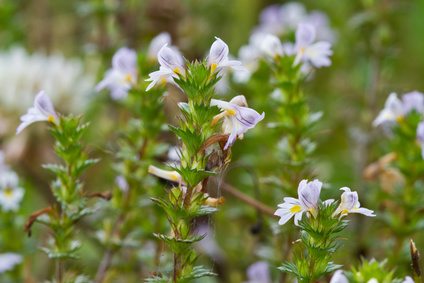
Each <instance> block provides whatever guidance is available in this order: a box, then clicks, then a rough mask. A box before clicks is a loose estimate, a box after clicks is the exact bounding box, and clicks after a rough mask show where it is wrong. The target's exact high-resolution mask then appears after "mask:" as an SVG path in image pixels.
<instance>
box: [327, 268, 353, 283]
mask: <svg viewBox="0 0 424 283" xmlns="http://www.w3.org/2000/svg"><path fill="white" fill-rule="evenodd" d="M330 283H349V281H348V280H347V278H346V276H344V275H343V271H342V270H337V271H336V272H335V273H334V275H333V277H332V278H331V280H330Z"/></svg>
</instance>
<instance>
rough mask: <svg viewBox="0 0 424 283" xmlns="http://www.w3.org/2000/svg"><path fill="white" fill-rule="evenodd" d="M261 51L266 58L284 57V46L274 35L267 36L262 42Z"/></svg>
mask: <svg viewBox="0 0 424 283" xmlns="http://www.w3.org/2000/svg"><path fill="white" fill-rule="evenodd" d="M261 51H262V53H263V54H265V55H266V56H269V57H271V58H275V57H278V56H280V57H282V56H283V55H284V50H283V45H282V44H281V41H280V39H279V38H278V37H276V36H275V35H272V34H267V35H266V36H265V38H264V40H263V41H262V44H261Z"/></svg>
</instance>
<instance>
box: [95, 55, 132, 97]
mask: <svg viewBox="0 0 424 283" xmlns="http://www.w3.org/2000/svg"><path fill="white" fill-rule="evenodd" d="M136 82H137V53H136V52H135V51H134V50H133V49H130V48H127V47H122V48H120V49H119V50H118V51H116V53H115V54H114V55H113V57H112V68H111V69H109V70H107V71H106V73H105V76H104V78H103V80H102V81H100V82H99V83H98V84H97V85H96V88H95V90H96V91H97V92H99V91H101V90H102V89H104V88H107V89H109V90H110V96H111V98H112V99H114V100H117V99H124V98H126V97H127V95H128V91H129V90H130V89H131V88H132V87H133V85H134V84H135V83H136Z"/></svg>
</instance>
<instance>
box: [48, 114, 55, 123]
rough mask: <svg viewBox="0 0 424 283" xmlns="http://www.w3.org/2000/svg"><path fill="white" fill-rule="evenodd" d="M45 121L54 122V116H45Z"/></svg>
mask: <svg viewBox="0 0 424 283" xmlns="http://www.w3.org/2000/svg"><path fill="white" fill-rule="evenodd" d="M47 121H49V122H51V123H53V122H54V117H53V115H50V116H49V117H48V118H47Z"/></svg>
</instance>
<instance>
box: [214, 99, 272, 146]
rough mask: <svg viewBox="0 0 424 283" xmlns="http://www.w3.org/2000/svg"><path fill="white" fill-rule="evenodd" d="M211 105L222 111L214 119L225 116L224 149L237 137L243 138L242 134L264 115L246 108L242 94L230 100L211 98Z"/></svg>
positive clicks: (223, 125)
mask: <svg viewBox="0 0 424 283" xmlns="http://www.w3.org/2000/svg"><path fill="white" fill-rule="evenodd" d="M211 106H218V107H219V108H221V109H222V110H224V112H222V113H221V114H219V115H217V116H215V117H214V121H218V120H219V119H221V118H222V117H225V120H224V122H223V123H222V128H223V133H224V134H229V135H230V136H229V138H228V141H227V143H226V144H225V147H224V150H226V149H227V148H228V147H229V146H232V145H233V144H234V142H235V141H236V139H237V137H239V138H240V139H241V138H243V134H244V133H245V132H246V131H247V130H249V129H253V128H254V127H255V126H256V124H257V123H259V122H260V121H261V120H262V119H263V118H264V117H265V113H262V114H261V115H260V114H259V113H258V112H256V111H255V110H253V109H251V108H247V102H246V99H245V98H244V96H243V95H239V96H236V97H234V98H233V99H232V100H231V101H230V102H226V101H221V100H216V99H212V100H211Z"/></svg>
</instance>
